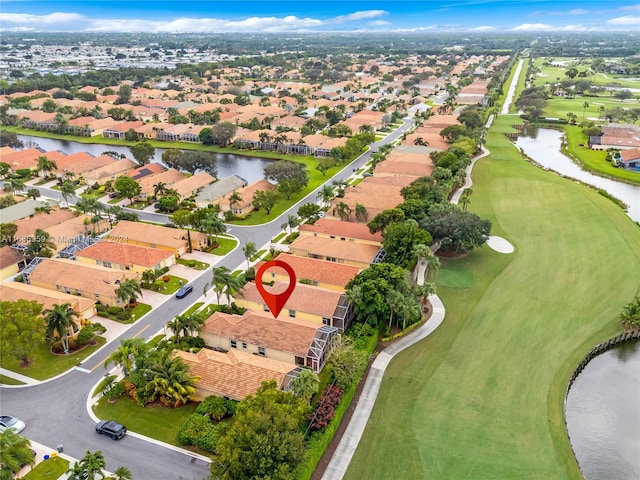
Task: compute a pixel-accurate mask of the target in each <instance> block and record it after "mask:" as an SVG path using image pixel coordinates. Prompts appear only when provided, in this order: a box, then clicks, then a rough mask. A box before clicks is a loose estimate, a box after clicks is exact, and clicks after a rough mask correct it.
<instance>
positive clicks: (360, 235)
mask: <svg viewBox="0 0 640 480" xmlns="http://www.w3.org/2000/svg"><path fill="white" fill-rule="evenodd" d="M299 230H300V235H311V236H314V237H324V238H337V239H339V240H342V241H349V242H357V243H364V244H366V245H375V246H377V247H379V246H380V245H381V244H382V234H381V233H380V232H376V233H371V232H370V231H369V227H367V225H366V224H364V223H355V222H343V221H341V220H334V219H331V218H321V219H320V220H318V221H316V222H315V223H314V224H310V223H305V224H303V225H300V227H299Z"/></svg>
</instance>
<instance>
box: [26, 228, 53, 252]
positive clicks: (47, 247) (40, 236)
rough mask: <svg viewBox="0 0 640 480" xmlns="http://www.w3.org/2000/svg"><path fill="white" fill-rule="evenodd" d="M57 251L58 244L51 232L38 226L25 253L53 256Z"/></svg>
mask: <svg viewBox="0 0 640 480" xmlns="http://www.w3.org/2000/svg"><path fill="white" fill-rule="evenodd" d="M55 251H56V244H55V243H53V242H52V241H51V235H50V234H49V232H47V231H46V230H42V229H40V228H36V231H35V233H34V234H33V238H32V239H31V241H30V242H29V244H28V245H27V249H26V250H25V252H24V254H25V255H27V256H36V257H51V256H52V255H53V252H55Z"/></svg>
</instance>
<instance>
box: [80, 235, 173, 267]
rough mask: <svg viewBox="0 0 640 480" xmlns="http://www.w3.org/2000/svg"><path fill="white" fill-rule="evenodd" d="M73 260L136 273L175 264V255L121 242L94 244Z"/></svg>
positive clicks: (167, 251)
mask: <svg viewBox="0 0 640 480" xmlns="http://www.w3.org/2000/svg"><path fill="white" fill-rule="evenodd" d="M75 259H76V260H77V261H79V262H85V263H90V264H93V265H102V266H104V267H108V268H116V269H118V270H128V271H132V272H137V273H142V272H144V271H145V270H156V269H159V268H164V267H170V266H171V265H174V264H175V263H176V256H175V254H174V253H173V252H170V251H169V250H161V249H159V248H149V247H141V246H139V245H131V244H128V243H121V242H98V243H94V244H93V245H91V246H90V247H87V248H85V249H83V250H80V251H79V252H78V253H76V254H75Z"/></svg>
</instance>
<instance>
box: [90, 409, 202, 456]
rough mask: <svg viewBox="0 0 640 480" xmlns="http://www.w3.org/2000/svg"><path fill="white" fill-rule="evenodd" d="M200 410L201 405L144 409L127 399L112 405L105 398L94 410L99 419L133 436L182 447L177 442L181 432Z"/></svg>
mask: <svg viewBox="0 0 640 480" xmlns="http://www.w3.org/2000/svg"><path fill="white" fill-rule="evenodd" d="M197 406H198V404H197V403H190V404H189V405H185V406H183V407H179V408H165V407H155V406H146V407H144V408H143V407H140V406H139V405H137V404H136V403H134V402H133V401H132V400H130V399H129V398H124V397H123V398H120V399H119V400H118V401H117V402H116V403H109V402H108V401H107V399H106V398H105V397H102V398H101V399H100V400H99V401H98V403H97V404H96V405H95V406H94V407H93V411H94V413H95V414H96V415H97V416H98V417H99V418H101V419H106V418H108V419H112V420H115V421H117V422H119V423H121V424H123V425H125V426H126V427H127V429H128V430H131V431H132V432H136V433H140V434H142V435H146V436H148V437H151V438H155V439H157V440H160V441H162V442H166V443H169V444H171V445H176V446H180V444H179V443H178V440H177V439H176V435H177V433H178V430H180V427H181V426H182V424H183V423H184V421H185V420H186V419H187V418H188V417H189V415H191V414H192V413H195V411H196V408H197Z"/></svg>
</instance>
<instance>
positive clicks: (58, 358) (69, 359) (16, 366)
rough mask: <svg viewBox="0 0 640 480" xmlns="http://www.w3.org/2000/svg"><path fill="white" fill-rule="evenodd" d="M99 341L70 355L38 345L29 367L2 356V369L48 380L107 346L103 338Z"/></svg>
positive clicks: (0, 361) (99, 338)
mask: <svg viewBox="0 0 640 480" xmlns="http://www.w3.org/2000/svg"><path fill="white" fill-rule="evenodd" d="M97 340H98V344H97V345H93V346H87V347H85V348H84V349H82V350H80V351H78V352H74V353H70V354H69V355H54V354H52V353H51V352H50V350H49V345H48V344H46V343H43V344H40V345H37V346H36V347H35V348H34V349H33V352H32V353H31V354H30V355H29V358H32V359H33V362H32V363H31V365H29V366H28V367H25V368H23V367H21V366H20V361H19V360H16V359H15V358H12V357H8V356H6V355H0V365H2V368H6V369H8V370H11V371H13V372H16V373H20V374H22V375H26V376H27V377H31V378H35V379H36V380H46V379H47V378H51V377H54V376H56V375H58V374H60V373H62V372H64V371H66V370H69V369H70V368H73V367H75V366H76V364H78V363H80V362H81V361H82V360H84V359H85V358H87V357H88V356H89V355H91V354H92V353H93V352H95V351H96V350H98V349H99V348H100V347H101V346H102V345H104V344H105V339H104V338H103V337H97Z"/></svg>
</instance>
